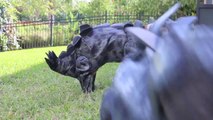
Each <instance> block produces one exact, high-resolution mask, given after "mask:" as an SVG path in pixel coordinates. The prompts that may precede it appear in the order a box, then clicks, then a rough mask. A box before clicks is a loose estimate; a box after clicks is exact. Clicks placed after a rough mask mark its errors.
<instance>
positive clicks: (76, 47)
mask: <svg viewBox="0 0 213 120" xmlns="http://www.w3.org/2000/svg"><path fill="white" fill-rule="evenodd" d="M128 27H143V24H142V22H141V21H139V20H136V21H135V23H134V24H132V23H131V22H127V23H116V24H112V25H110V24H108V23H106V24H101V25H98V26H95V27H91V26H90V25H88V24H84V25H81V26H80V35H78V36H75V37H74V38H73V41H72V44H70V45H68V46H67V51H62V52H61V54H60V55H59V57H57V56H56V54H55V53H54V52H53V51H49V53H47V56H48V58H45V60H46V62H47V64H48V65H49V67H50V69H51V70H53V71H55V72H57V73H60V74H62V75H65V76H70V77H73V78H77V79H78V80H79V82H80V85H81V88H82V90H83V92H86V93H88V92H91V91H94V90H95V78H96V72H97V70H98V69H99V68H100V67H101V66H103V65H104V64H105V63H108V62H121V61H122V60H123V58H124V57H127V56H131V55H132V53H136V51H138V50H140V51H141V52H137V53H138V54H137V55H135V54H134V56H133V57H135V58H136V57H137V56H140V55H141V53H142V51H143V50H144V49H145V45H144V44H141V43H137V40H135V39H137V38H136V37H134V36H133V35H132V34H131V33H129V32H128V31H125V28H128Z"/></svg>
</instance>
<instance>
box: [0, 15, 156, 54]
mask: <svg viewBox="0 0 213 120" xmlns="http://www.w3.org/2000/svg"><path fill="white" fill-rule="evenodd" d="M150 18H156V16H155V15H142V14H139V13H121V14H118V13H107V12H105V13H103V14H100V15H97V16H88V17H87V16H85V17H81V18H76V19H66V20H54V19H51V20H49V21H21V22H17V23H8V24H2V25H1V29H2V32H1V33H0V34H1V38H0V51H4V50H7V49H8V50H12V49H19V48H21V49H27V48H36V47H47V46H60V45H67V44H69V43H70V42H71V40H72V38H73V36H74V35H76V34H78V32H79V25H81V24H85V23H87V24H90V25H93V26H94V25H97V24H102V23H111V24H113V23H119V22H127V21H132V22H134V21H135V20H136V19H138V20H142V21H143V22H144V23H147V22H148V21H149V19H150ZM5 36H6V37H5ZM16 41H17V42H16Z"/></svg>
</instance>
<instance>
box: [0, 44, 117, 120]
mask: <svg viewBox="0 0 213 120" xmlns="http://www.w3.org/2000/svg"><path fill="white" fill-rule="evenodd" d="M49 50H54V51H55V52H56V54H57V55H58V54H59V53H60V52H61V51H62V50H66V46H62V47H48V48H39V49H28V50H20V51H9V52H1V53H0V56H1V57H0V61H1V62H0V66H1V70H0V96H1V97H0V105H1V107H0V119H1V120H8V119H10V120H16V119H17V120H18V119H36V120H37V119H38V120H50V119H59V120H99V107H100V103H101V99H102V94H103V92H104V90H105V89H106V88H107V87H108V86H109V85H110V84H111V80H112V76H114V73H115V70H116V68H117V66H118V65H117V64H115V63H111V64H106V65H105V66H103V67H102V68H101V69H100V70H99V71H98V74H97V81H96V85H97V90H96V91H95V92H94V93H92V94H90V95H85V94H83V93H82V91H81V88H80V85H79V82H78V81H77V80H75V79H73V78H70V77H66V76H62V75H60V74H58V73H55V72H53V71H51V70H50V69H49V67H48V66H47V64H46V63H45V62H44V57H45V52H48V51H49Z"/></svg>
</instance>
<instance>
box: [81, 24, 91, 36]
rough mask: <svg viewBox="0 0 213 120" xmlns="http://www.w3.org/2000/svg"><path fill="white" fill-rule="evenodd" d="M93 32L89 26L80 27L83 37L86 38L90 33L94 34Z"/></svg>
mask: <svg viewBox="0 0 213 120" xmlns="http://www.w3.org/2000/svg"><path fill="white" fill-rule="evenodd" d="M92 31H93V28H92V27H91V26H90V25H88V24H83V25H81V26H80V35H81V37H85V36H87V35H89V34H90V33H92Z"/></svg>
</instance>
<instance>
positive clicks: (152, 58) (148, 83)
mask: <svg viewBox="0 0 213 120" xmlns="http://www.w3.org/2000/svg"><path fill="white" fill-rule="evenodd" d="M178 6H179V4H176V5H175V6H173V8H171V9H170V10H169V11H168V12H167V13H165V14H170V15H171V13H172V12H171V10H172V9H173V11H176V10H175V8H178ZM168 16H169V15H163V16H162V19H161V18H160V19H161V20H159V21H156V23H155V24H154V26H153V27H154V28H153V29H152V30H153V33H151V32H149V31H146V30H144V29H137V30H138V33H135V35H136V36H137V37H141V42H143V43H144V42H145V43H146V44H149V41H154V43H151V44H150V46H151V47H150V48H152V49H150V48H146V50H145V51H144V53H143V55H142V56H140V57H138V58H137V59H132V58H130V57H129V58H126V59H124V61H123V62H122V63H121V64H120V66H119V68H118V70H117V72H116V75H115V78H114V80H113V84H112V86H111V87H110V88H109V89H108V90H107V91H106V92H105V93H104V95H103V101H102V103H101V108H100V117H101V120H210V119H212V118H213V96H212V95H213V62H212V61H213V54H212V51H213V29H212V28H209V27H207V26H205V25H191V24H181V23H172V24H170V25H169V26H167V29H168V30H167V32H164V33H163V34H159V31H160V30H159V28H161V27H160V26H162V25H163V24H165V21H166V19H167V18H168ZM129 31H134V30H133V29H132V30H131V29H129ZM140 34H143V35H149V36H153V37H149V39H148V40H147V38H146V37H143V36H140ZM150 38H153V40H150Z"/></svg>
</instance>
